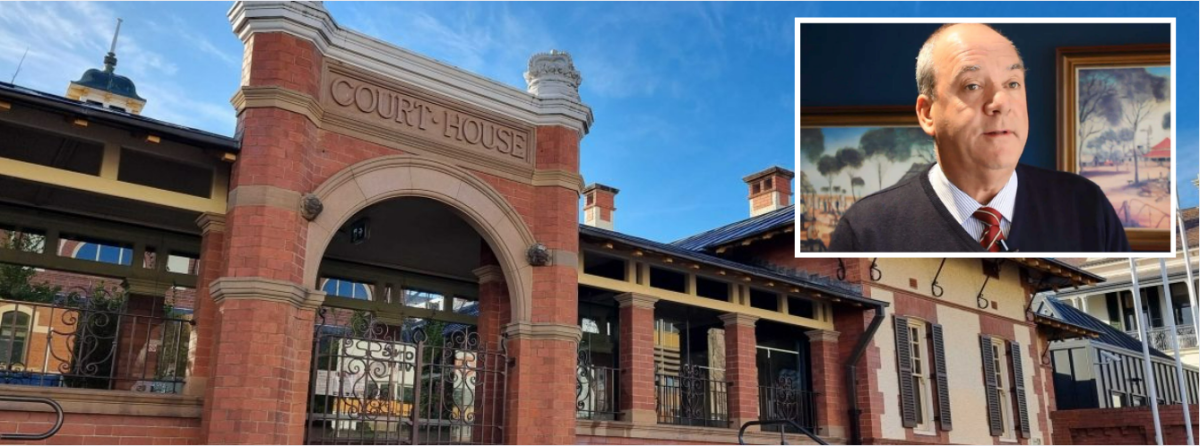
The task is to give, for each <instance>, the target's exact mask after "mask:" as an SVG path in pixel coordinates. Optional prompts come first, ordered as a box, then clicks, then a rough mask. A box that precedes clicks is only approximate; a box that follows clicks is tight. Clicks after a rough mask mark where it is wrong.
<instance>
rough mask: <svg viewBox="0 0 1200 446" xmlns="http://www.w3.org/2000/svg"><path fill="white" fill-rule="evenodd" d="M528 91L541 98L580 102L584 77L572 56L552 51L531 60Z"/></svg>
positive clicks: (527, 78) (526, 77) (527, 76)
mask: <svg viewBox="0 0 1200 446" xmlns="http://www.w3.org/2000/svg"><path fill="white" fill-rule="evenodd" d="M525 83H526V84H528V86H529V88H528V91H529V92H530V93H533V94H534V95H536V96H538V97H540V98H552V97H566V98H569V99H574V100H579V86H580V85H582V84H583V77H582V76H580V75H579V70H576V69H575V64H574V63H573V62H572V61H571V55H570V54H568V53H567V52H565V51H558V50H550V52H549V53H537V54H534V55H533V57H530V58H529V71H526V72H525Z"/></svg>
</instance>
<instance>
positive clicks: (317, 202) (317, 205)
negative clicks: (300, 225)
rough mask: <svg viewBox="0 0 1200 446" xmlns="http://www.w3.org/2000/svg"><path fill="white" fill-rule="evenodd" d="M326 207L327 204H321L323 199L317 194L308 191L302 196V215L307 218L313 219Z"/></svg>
mask: <svg viewBox="0 0 1200 446" xmlns="http://www.w3.org/2000/svg"><path fill="white" fill-rule="evenodd" d="M324 209H325V205H324V204H321V199H320V198H318V197H317V196H316V195H315V194H312V193H307V194H304V196H303V197H300V216H301V217H304V219H305V220H308V221H313V220H314V219H316V218H317V216H318V215H321V211H322V210H324Z"/></svg>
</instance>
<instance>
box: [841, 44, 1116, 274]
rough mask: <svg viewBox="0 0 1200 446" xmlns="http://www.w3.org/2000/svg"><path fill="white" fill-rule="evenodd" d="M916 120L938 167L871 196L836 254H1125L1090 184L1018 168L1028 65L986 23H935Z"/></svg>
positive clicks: (924, 50) (1112, 217)
mask: <svg viewBox="0 0 1200 446" xmlns="http://www.w3.org/2000/svg"><path fill="white" fill-rule="evenodd" d="M917 88H918V91H919V95H918V96H917V104H916V113H917V120H918V121H919V122H920V125H921V129H923V130H924V131H925V133H927V134H929V136H931V137H933V140H934V148H935V151H936V153H937V162H936V163H934V164H932V165H931V166H930V167H929V168H927V169H926V170H925V171H924V172H922V174H920V175H914V176H912V177H910V178H909V179H907V180H905V181H902V182H900V183H898V184H896V185H894V186H892V187H889V188H887V189H884V190H882V191H879V192H877V193H875V194H872V195H870V196H867V197H865V198H863V199H861V200H859V201H858V202H857V203H855V204H854V205H853V206H851V207H850V209H849V210H848V211H847V212H846V215H844V216H843V217H842V218H841V220H840V221H839V222H838V225H837V228H836V229H835V230H834V232H833V236H832V239H831V240H830V249H829V250H830V251H835V252H1014V251H1024V252H1128V251H1130V248H1129V242H1128V240H1126V238H1125V230H1124V228H1123V227H1122V226H1121V221H1120V220H1119V219H1118V218H1117V214H1116V212H1115V211H1114V210H1113V207H1112V205H1111V204H1110V203H1109V202H1108V199H1107V198H1105V196H1104V193H1103V192H1102V191H1101V190H1100V188H1099V186H1096V184H1095V183H1092V182H1091V181H1089V180H1087V179H1086V178H1083V177H1081V176H1079V175H1075V174H1071V173H1066V172H1057V171H1051V170H1045V169H1039V168H1036V167H1032V166H1026V165H1022V164H1018V160H1020V158H1021V152H1022V151H1024V150H1025V141H1026V140H1027V139H1028V137H1029V115H1028V113H1027V108H1026V102H1025V101H1026V96H1025V64H1024V62H1022V60H1021V55H1020V53H1018V52H1017V48H1016V46H1015V45H1013V43H1012V42H1011V41H1010V40H1008V38H1006V37H1004V36H1003V35H1001V34H1000V33H999V32H997V31H996V30H995V29H993V28H991V27H990V26H987V25H982V24H974V23H963V24H952V25H945V26H942V27H941V28H938V30H937V31H935V32H934V33H933V34H932V35H930V36H929V38H928V39H927V40H926V41H925V44H924V45H923V46H922V47H921V51H920V53H919V54H918V56H917Z"/></svg>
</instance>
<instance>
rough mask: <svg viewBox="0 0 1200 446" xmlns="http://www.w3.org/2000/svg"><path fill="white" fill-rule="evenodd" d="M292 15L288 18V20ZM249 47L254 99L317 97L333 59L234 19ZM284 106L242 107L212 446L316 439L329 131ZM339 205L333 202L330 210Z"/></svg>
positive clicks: (247, 85) (210, 417)
mask: <svg viewBox="0 0 1200 446" xmlns="http://www.w3.org/2000/svg"><path fill="white" fill-rule="evenodd" d="M287 14H289V13H285V15H287ZM231 18H233V19H234V20H235V29H238V30H239V36H240V37H242V39H243V42H244V43H245V51H246V54H245V57H244V58H243V61H244V66H243V69H242V72H243V77H242V89H243V90H242V92H241V93H242V94H246V92H254V91H258V92H261V91H273V92H284V91H286V92H287V93H288V94H290V95H294V96H296V97H307V98H309V99H312V100H314V101H315V100H316V98H317V97H319V93H318V86H319V85H320V84H321V67H322V65H323V57H324V56H323V55H322V54H321V52H320V51H319V50H318V49H317V46H316V45H315V44H314V43H313V42H312V41H310V40H308V39H306V38H304V37H299V36H298V35H295V34H291V33H289V32H291V31H295V32H301V31H302V30H301V28H302V27H296V28H294V29H292V30H291V31H289V32H278V31H277V30H278V29H279V28H277V27H274V28H273V27H271V26H266V27H265V28H264V29H269V30H270V31H267V32H259V31H256V30H255V27H257V26H259V24H258V23H259V22H258V20H266V21H270V20H273V19H272V18H269V17H261V16H254V15H251V16H240V15H234V16H232V17H231ZM284 102H286V101H283V102H259V103H256V104H254V105H246V103H245V101H242V102H241V103H240V105H239V110H238V134H239V135H240V137H241V153H240V154H239V155H238V159H237V162H236V163H235V164H234V165H233V170H232V174H231V178H230V196H229V212H228V213H227V214H226V215H225V218H226V222H225V224H226V227H227V231H226V232H227V235H226V236H227V239H226V240H225V262H223V265H222V269H221V277H220V278H219V279H217V280H216V281H214V282H212V283H211V290H210V294H211V297H212V300H213V302H214V303H215V307H216V314H217V319H218V322H217V324H216V329H217V331H216V333H215V334H214V335H215V339H214V344H213V345H214V347H213V361H211V364H212V376H211V378H210V382H209V389H208V391H207V392H206V395H205V404H206V405H205V411H204V414H203V417H204V419H205V420H204V421H205V423H206V424H205V428H204V430H203V438H201V441H202V442H204V443H228V444H249V443H255V444H261V443H274V444H298V443H300V442H302V441H303V440H304V429H305V424H304V420H305V412H306V408H307V402H308V401H307V400H308V380H309V374H310V368H309V365H310V362H311V360H312V340H313V322H314V319H315V313H316V312H315V309H316V307H317V306H319V305H320V302H321V300H322V296H323V293H320V292H312V293H310V289H311V288H312V287H313V286H315V285H316V284H314V283H309V284H305V283H303V280H304V279H303V277H304V259H305V249H306V236H307V233H308V224H309V222H308V220H306V219H305V218H304V217H302V216H301V214H300V197H301V196H303V195H304V194H305V193H308V192H311V190H312V188H313V186H314V185H313V184H312V183H313V179H312V172H313V169H312V166H311V163H312V162H313V159H314V157H315V156H316V153H317V152H318V148H317V147H318V142H319V135H318V133H319V132H318V129H317V124H316V123H315V122H313V120H312V119H311V118H310V116H309V115H308V114H306V113H305V112H304V110H298V109H296V108H295V107H291V108H288V107H287V106H286V104H284ZM327 206H328V205H327Z"/></svg>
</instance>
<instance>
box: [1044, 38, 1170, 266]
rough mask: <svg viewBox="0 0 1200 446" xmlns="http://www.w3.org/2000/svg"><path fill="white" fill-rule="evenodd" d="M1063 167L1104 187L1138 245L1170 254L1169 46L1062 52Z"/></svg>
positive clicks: (1060, 126)
mask: <svg viewBox="0 0 1200 446" xmlns="http://www.w3.org/2000/svg"><path fill="white" fill-rule="evenodd" d="M1057 57H1058V65H1057V69H1056V70H1057V83H1058V85H1057V86H1058V92H1059V94H1058V107H1057V115H1058V169H1059V170H1062V171H1067V172H1073V173H1077V174H1079V175H1082V176H1084V177H1086V178H1087V179H1089V180H1091V181H1092V182H1094V183H1096V184H1097V185H1099V186H1100V188H1101V189H1102V190H1103V191H1104V195H1105V196H1106V197H1108V200H1109V202H1111V203H1112V206H1113V209H1114V210H1116V212H1117V217H1118V218H1120V219H1121V224H1122V225H1124V226H1125V233H1126V236H1127V237H1128V238H1129V244H1130V246H1131V247H1133V249H1135V250H1139V251H1145V250H1153V251H1169V250H1170V237H1171V233H1170V231H1171V223H1172V217H1171V215H1172V214H1171V204H1172V203H1173V200H1172V199H1171V164H1172V162H1173V159H1172V141H1171V127H1172V119H1171V49H1170V46H1169V45H1126V46H1102V47H1062V48H1058V50H1057Z"/></svg>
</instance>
